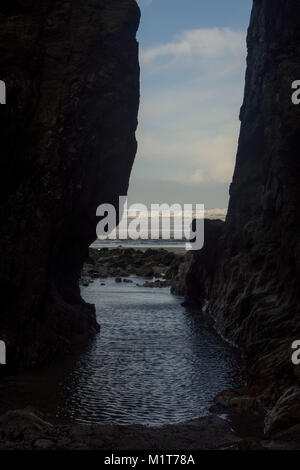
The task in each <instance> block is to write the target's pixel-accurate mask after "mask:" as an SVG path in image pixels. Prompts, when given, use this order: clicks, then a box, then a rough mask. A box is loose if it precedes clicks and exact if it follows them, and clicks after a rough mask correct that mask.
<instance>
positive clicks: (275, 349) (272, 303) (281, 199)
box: [187, 0, 300, 419]
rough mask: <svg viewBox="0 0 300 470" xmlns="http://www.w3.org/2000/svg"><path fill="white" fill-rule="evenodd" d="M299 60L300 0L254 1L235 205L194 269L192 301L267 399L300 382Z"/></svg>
mask: <svg viewBox="0 0 300 470" xmlns="http://www.w3.org/2000/svg"><path fill="white" fill-rule="evenodd" d="M299 59H300V3H299V2H298V1H295V0H277V1H276V2H274V1H273V0H254V5H253V11H252V16H251V22H250V28H249V31H248V60H247V74H246V87H245V97H244V103H243V106H242V108H241V114H240V118H241V133H240V138H239V146H238V154H237V160H236V167H235V172H234V176H233V181H232V184H231V188H230V196H231V197H230V205H229V212H228V216H227V219H226V222H225V225H224V228H223V229H222V230H221V229H220V226H219V225H220V224H217V225H215V227H214V229H213V234H212V233H209V234H208V235H207V237H206V242H205V243H206V244H205V247H204V249H203V250H202V252H199V253H198V254H196V255H195V258H194V261H193V263H192V267H191V269H190V271H189V274H188V276H187V285H188V286H187V289H188V293H187V297H188V299H189V301H190V302H196V303H197V304H198V305H200V306H201V307H203V306H204V305H205V306H206V311H207V312H208V313H209V315H210V316H211V317H212V318H213V320H214V325H215V328H216V329H217V330H218V331H219V332H220V334H221V335H222V336H223V337H225V338H226V339H227V340H228V341H230V342H231V343H233V344H235V345H237V346H239V347H241V349H242V350H243V352H244V353H245V358H246V368H245V373H246V378H247V382H248V386H249V388H250V390H251V392H252V393H253V394H256V395H258V396H260V398H261V400H262V403H264V404H265V405H266V406H272V405H273V404H275V403H276V401H277V400H278V399H280V397H281V396H282V395H283V394H284V393H285V391H286V390H287V389H288V387H290V386H292V385H296V386H297V385H300V384H299V377H300V366H298V367H297V366H294V365H293V364H292V362H291V355H292V350H291V344H292V341H294V340H295V339H299V338H300V289H299V285H300V208H299V201H300V183H299V182H300V160H299V149H298V143H299V135H300V119H299V118H300V114H299V113H300V107H299V106H295V105H293V104H292V100H291V96H292V92H293V91H292V88H291V85H292V82H293V81H295V80H299V79H300V60H299ZM216 239H217V242H216ZM212 240H213V244H212ZM212 245H213V246H214V247H215V248H214V249H212ZM273 419H275V418H274V417H273Z"/></svg>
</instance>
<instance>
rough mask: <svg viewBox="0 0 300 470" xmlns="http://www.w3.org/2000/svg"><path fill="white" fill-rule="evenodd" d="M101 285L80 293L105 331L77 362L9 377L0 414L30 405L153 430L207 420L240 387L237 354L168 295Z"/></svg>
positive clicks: (109, 283)
mask: <svg viewBox="0 0 300 470" xmlns="http://www.w3.org/2000/svg"><path fill="white" fill-rule="evenodd" d="M132 279H133V280H134V281H137V279H134V278H132ZM101 282H103V281H100V280H96V281H94V283H93V284H90V286H88V287H83V288H82V295H83V297H84V299H85V300H87V301H88V302H90V303H94V304H95V305H96V308H97V315H98V320H99V323H100V324H101V333H100V334H99V335H98V336H97V338H96V339H95V341H94V342H93V343H92V344H91V345H90V346H89V347H88V348H87V349H85V350H84V351H82V352H81V353H80V355H78V357H75V358H72V359H68V360H65V361H59V362H58V363H56V364H55V365H53V366H51V367H47V368H44V369H42V370H39V371H35V372H33V373H32V372H31V373H26V374H23V375H22V376H19V377H16V376H11V377H7V378H5V379H4V380H3V381H2V390H1V391H0V397H1V401H2V409H3V408H17V407H24V406H26V405H28V404H30V405H32V406H34V407H36V408H37V409H40V410H41V411H44V412H46V413H47V414H49V415H51V416H52V417H54V416H56V417H57V418H58V419H72V420H75V421H77V422H81V423H100V422H105V423H108V422H110V423H112V422H113V423H121V424H128V423H143V424H152V425H156V424H164V423H174V422H179V421H185V420H188V419H193V418H196V417H199V416H201V415H205V414H207V412H208V408H209V407H210V406H211V401H212V398H213V397H214V395H215V394H216V393H218V392H219V391H221V390H224V389H226V388H231V387H236V386H240V385H241V384H240V380H239V368H238V363H237V359H236V358H235V356H234V355H233V354H232V351H230V350H228V349H226V348H224V345H223V343H221V342H220V341H219V340H218V339H217V338H216V336H215V335H214V334H213V333H211V332H209V331H207V330H206V329H205V328H204V327H203V325H202V324H201V319H200V318H199V317H197V316H195V315H191V314H189V313H188V312H186V310H185V308H184V307H182V306H181V305H180V303H181V302H182V299H181V298H176V297H173V296H171V295H170V293H169V289H167V288H163V289H151V288H142V287H137V286H136V285H135V284H134V283H133V284H127V283H122V284H117V283H115V282H114V280H113V279H106V280H105V286H102V285H101ZM140 282H141V281H140Z"/></svg>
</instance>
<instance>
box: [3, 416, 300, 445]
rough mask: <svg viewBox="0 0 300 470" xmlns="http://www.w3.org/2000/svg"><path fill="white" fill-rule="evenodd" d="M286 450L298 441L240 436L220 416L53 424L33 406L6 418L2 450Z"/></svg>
mask: <svg viewBox="0 0 300 470" xmlns="http://www.w3.org/2000/svg"><path fill="white" fill-rule="evenodd" d="M132 449H134V450H147V451H151V450H174V451H175V450H177V451H178V450H179V449H184V450H281V449H290V450H296V449H299V444H298V442H297V441H295V440H292V439H290V440H268V439H261V438H258V437H255V436H248V437H245V436H242V435H238V433H236V432H235V431H233V429H232V425H231V424H230V423H229V422H227V421H225V420H224V419H222V418H220V417H219V416H217V415H215V414H211V415H209V416H205V417H202V418H199V419H195V420H193V421H189V422H186V423H180V424H176V425H167V426H162V427H155V428H151V427H145V426H140V425H131V426H118V425H92V426H88V425H79V424H73V425H71V424H53V423H50V422H49V421H48V419H47V418H46V417H45V416H43V415H42V414H41V413H40V412H38V411H37V410H34V409H32V408H30V407H28V408H25V409H23V410H14V411H8V412H7V413H5V414H4V415H2V416H0V450H37V451H59V450H111V451H117V450H132Z"/></svg>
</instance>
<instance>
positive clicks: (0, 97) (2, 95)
mask: <svg viewBox="0 0 300 470" xmlns="http://www.w3.org/2000/svg"><path fill="white" fill-rule="evenodd" d="M0 104H6V85H5V82H4V81H3V80H0Z"/></svg>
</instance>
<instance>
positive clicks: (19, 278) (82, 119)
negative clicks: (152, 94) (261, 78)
mask: <svg viewBox="0 0 300 470" xmlns="http://www.w3.org/2000/svg"><path fill="white" fill-rule="evenodd" d="M139 17H140V12H139V9H138V7H137V4H136V2H135V0H73V1H69V0H64V1H63V2H62V1H54V0H43V1H37V0H26V1H25V0H18V1H17V0H14V1H12V0H3V1H2V2H1V5H0V25H1V26H0V47H1V59H0V61H1V63H0V79H1V80H4V81H5V82H6V86H7V104H6V105H5V106H1V107H0V113H1V114H0V133H1V171H0V178H1V185H0V191H1V201H0V215H1V227H0V249H1V265H0V289H1V313H0V338H1V339H2V340H5V341H6V343H7V347H8V363H9V364H10V365H16V364H21V365H23V366H33V365H36V364H37V363H41V362H43V361H45V360H48V359H49V358H50V357H52V356H54V355H56V354H57V353H58V352H60V351H61V350H64V349H65V348H70V347H71V346H72V345H73V344H74V343H79V342H84V341H86V340H87V339H88V338H90V337H92V336H93V335H94V334H95V332H96V331H97V330H98V329H99V326H98V324H97V322H96V319H95V313H94V307H93V306H91V305H87V304H85V303H84V302H83V301H82V299H81V297H80V292H79V287H78V278H79V275H80V271H81V267H82V263H83V260H84V259H85V257H86V256H87V253H88V246H89V244H90V243H91V242H92V241H93V240H94V239H95V238H96V235H95V228H96V222H97V221H96V217H95V214H96V207H97V206H98V205H99V204H101V203H103V202H113V203H115V202H116V198H117V197H118V196H119V195H124V194H126V193H127V188H128V180H129V175H130V171H131V167H132V164H133V160H134V157H135V153H136V140H135V129H136V125H137V111H138V102H139V65H138V46H137V42H136V39H135V35H136V30H137V27H138V23H139Z"/></svg>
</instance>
